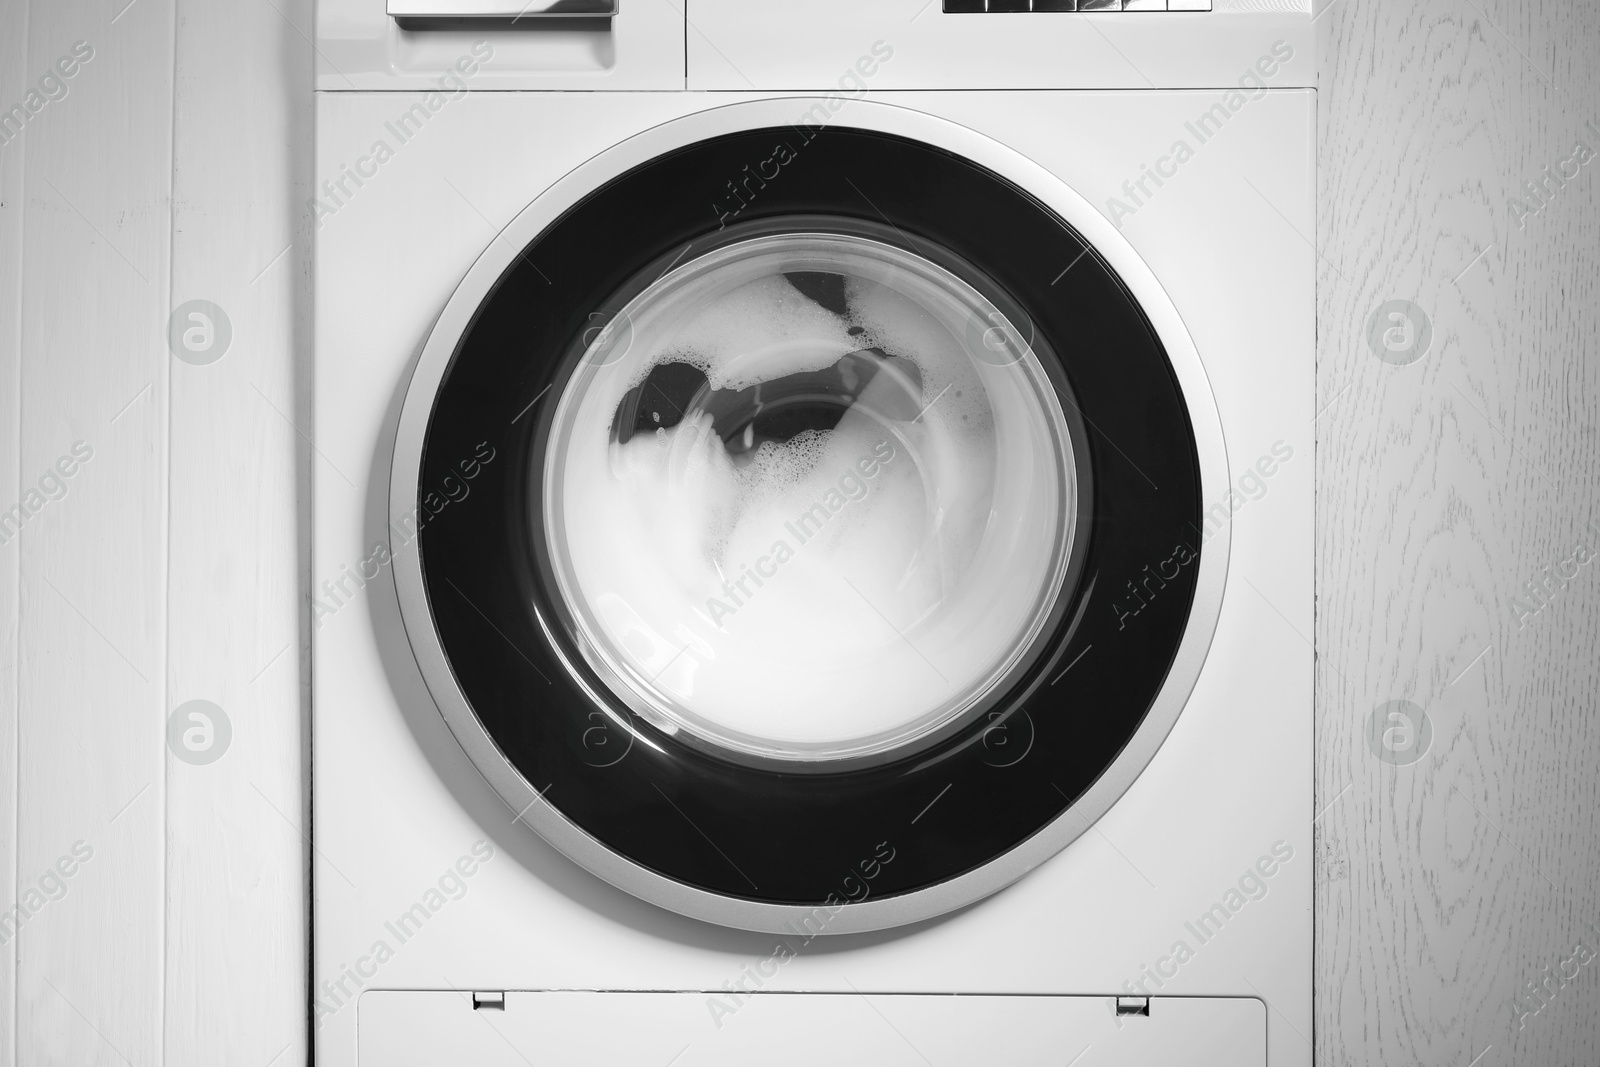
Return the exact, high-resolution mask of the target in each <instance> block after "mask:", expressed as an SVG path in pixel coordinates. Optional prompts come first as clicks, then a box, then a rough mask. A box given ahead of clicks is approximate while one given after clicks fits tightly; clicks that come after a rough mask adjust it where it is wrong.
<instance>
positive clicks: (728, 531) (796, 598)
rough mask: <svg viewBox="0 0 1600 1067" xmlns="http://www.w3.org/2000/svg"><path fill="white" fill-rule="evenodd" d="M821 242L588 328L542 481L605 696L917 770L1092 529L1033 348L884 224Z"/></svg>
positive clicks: (1032, 621)
mask: <svg viewBox="0 0 1600 1067" xmlns="http://www.w3.org/2000/svg"><path fill="white" fill-rule="evenodd" d="M819 221H820V220H816V219H791V220H780V221H777V222H775V223H770V222H769V223H767V224H763V225H760V226H757V227H756V228H755V233H754V234H753V235H751V236H747V237H741V236H730V239H728V240H727V243H725V244H722V245H721V246H720V247H717V248H715V249H713V250H711V251H709V252H706V253H704V254H702V255H700V256H699V257H697V258H695V259H693V260H692V261H690V262H688V263H685V264H682V265H680V266H678V267H676V268H674V269H672V270H671V271H669V272H668V273H666V274H665V275H662V276H660V277H659V278H653V279H651V280H649V282H648V284H644V286H643V288H642V290H641V291H639V292H638V293H637V295H634V296H632V298H631V299H629V300H628V301H627V303H626V304H625V305H624V306H623V307H622V308H621V309H620V310H619V311H618V312H617V313H616V315H615V316H614V317H612V318H610V319H609V320H608V322H607V325H606V326H605V327H604V328H602V329H599V330H596V331H594V332H593V334H592V340H591V341H590V343H589V345H588V347H587V348H586V350H585V352H584V355H583V358H582V359H581V361H580V363H579V367H578V370H577V372H576V373H575V374H574V375H573V376H572V378H571V379H570V381H569V383H568V384H567V387H566V389H565V390H564V392H563V394H562V396H561V399H560V403H559V406H558V407H557V409H556V414H555V417H554V423H553V426H552V429H551V431H550V433H551V436H550V441H551V446H550V448H549V449H548V451H547V453H546V460H545V464H544V468H543V470H542V471H541V472H539V473H540V475H541V480H542V492H543V497H544V502H545V508H544V516H545V530H544V535H545V538H546V541H547V544H548V550H549V553H550V557H551V560H552V569H553V571H554V574H555V577H556V579H557V582H558V584H559V588H560V594H561V597H560V602H561V607H562V609H563V610H562V614H563V616H564V617H565V618H566V619H567V620H570V624H571V625H572V626H573V627H574V629H575V631H576V634H577V636H578V637H579V641H580V644H581V647H582V648H583V650H584V653H585V656H586V658H587V660H588V662H589V664H590V666H591V667H592V668H593V669H594V670H595V671H596V672H597V673H598V674H599V675H600V677H601V678H603V679H604V680H605V681H606V683H607V684H608V685H609V687H610V689H611V691H612V692H613V693H614V694H615V695H616V696H617V697H618V698H620V699H621V700H622V701H623V702H624V703H625V704H626V705H627V706H628V707H629V708H631V709H632V710H633V711H634V712H635V713H637V714H638V715H640V716H642V717H643V718H645V719H647V720H648V721H650V722H652V723H654V724H655V725H656V726H657V727H659V728H660V729H662V730H664V731H666V732H668V733H672V734H677V735H679V736H681V737H683V738H684V739H685V740H686V741H691V742H693V743H696V744H699V745H701V746H703V747H705V748H706V749H708V750H710V751H713V752H717V753H721V754H723V755H725V756H727V757H729V758H734V759H741V760H755V761H760V760H775V761H787V763H788V764H789V765H791V766H792V767H795V768H796V769H805V768H806V767H807V766H811V767H818V766H824V765H826V766H828V767H829V768H830V769H838V767H839V766H840V764H839V762H838V761H841V760H856V761H871V760H875V759H883V758H889V757H894V756H900V755H904V754H905V753H907V752H908V751H912V750H914V749H915V748H916V747H917V746H919V745H921V744H925V743H927V742H928V741H930V740H932V739H935V738H938V737H940V736H942V735H943V734H944V733H946V732H947V731H949V730H950V729H951V728H952V727H958V726H959V724H960V723H962V722H963V721H965V720H966V718H967V717H968V716H970V715H972V714H974V713H975V712H978V711H979V710H980V709H982V708H983V707H984V706H985V705H986V702H987V701H988V700H989V698H990V697H991V696H992V695H993V694H995V693H996V691H997V690H1003V688H1004V683H1005V682H1006V680H1007V679H1008V678H1009V677H1010V676H1011V675H1012V674H1013V673H1014V672H1015V671H1016V669H1017V667H1018V665H1019V664H1020V663H1023V662H1025V660H1026V658H1027V654H1028V652H1029V651H1030V650H1031V649H1033V648H1034V646H1035V643H1036V641H1037V638H1038V636H1039V634H1040V632H1041V630H1042V629H1043V627H1044V625H1045V622H1046V620H1047V619H1048V617H1049V614H1050V609H1051V608H1052V606H1053V605H1054V603H1055V600H1056V597H1057V596H1058V594H1059V591H1060V589H1061V585H1062V580H1063V576H1064V575H1065V573H1066V569H1067V564H1068V559H1069V556H1070V550H1071V545H1072V535H1073V526H1074V517H1075V514H1076V478H1075V475H1074V471H1073V459H1072V445H1071V439H1070V434H1069V431H1068V427H1067V423H1066V419H1065V416H1064V414H1063V411H1062V407H1061V403H1060V400H1059V398H1058V397H1057V395H1056V392H1055V389H1054V388H1053V387H1052V385H1051V383H1050V381H1049V379H1048V377H1047V376H1046V374H1045V373H1044V370H1043V366H1042V365H1041V362H1040V357H1039V355H1038V354H1037V353H1035V351H1034V350H1033V344H1032V343H1030V342H1029V340H1028V339H1027V338H1026V336H1025V334H1024V331H1023V330H1020V329H1019V328H1018V325H1017V324H1016V323H1014V322H1013V321H1011V318H1010V317H1008V316H1007V315H1006V314H1005V312H1004V311H1002V310H1001V309H1000V308H998V307H997V306H996V305H995V303H994V302H992V301H991V300H990V299H988V298H987V297H985V296H984V295H983V294H982V293H980V292H979V291H978V290H977V289H975V288H974V287H973V286H972V285H971V284H969V283H968V282H966V281H964V280H963V279H962V278H961V277H958V276H957V275H956V274H955V273H953V272H952V271H950V270H948V269H946V268H945V267H943V266H941V265H939V264H938V263H936V262H934V261H933V260H932V259H930V258H927V257H926V256H924V255H921V254H918V253H917V252H915V251H911V250H908V249H905V248H901V247H898V246H896V245H894V244H891V243H888V241H886V240H884V239H881V235H879V234H878V233H877V232H876V229H875V228H874V227H870V226H863V225H861V224H859V223H857V224H846V223H844V222H843V220H835V221H834V223H833V227H834V229H835V230H838V231H845V232H825V231H822V232H819V231H818V230H817V229H814V228H813V227H816V226H817V225H818V222H819ZM849 231H855V232H849ZM737 232H738V231H735V233H736V234H737ZM921 243H922V244H923V246H924V249H925V250H927V245H928V242H927V241H926V240H924V241H923V242H921ZM941 251H942V250H941ZM940 258H941V259H944V260H945V261H947V262H948V261H950V260H951V259H952V258H953V257H952V256H951V255H950V254H949V253H948V252H943V254H941V255H940ZM968 273H969V274H970V273H973V272H972V271H971V270H970V268H969V270H968ZM635 284H636V285H637V284H638V283H635ZM1013 314H1016V313H1015V312H1013ZM1046 358H1051V357H1050V356H1048V354H1047V355H1046Z"/></svg>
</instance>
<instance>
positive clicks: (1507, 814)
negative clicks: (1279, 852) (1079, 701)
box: [1316, 0, 1600, 1067]
mask: <svg viewBox="0 0 1600 1067" xmlns="http://www.w3.org/2000/svg"><path fill="white" fill-rule="evenodd" d="M1319 7H1320V5H1319ZM1317 25H1318V29H1319V31H1320V46H1321V91H1320V94H1319V98H1318V107H1319V111H1320V128H1319V163H1320V168H1321V169H1320V185H1321V195H1320V197H1319V200H1320V219H1319V225H1318V229H1319V231H1320V239H1321V243H1322V247H1323V251H1324V254H1325V255H1326V257H1327V260H1328V262H1327V263H1326V264H1324V268H1323V273H1322V278H1321V293H1322V296H1321V301H1320V306H1321V310H1320V323H1319V331H1318V332H1319V343H1318V348H1319V357H1318V358H1319V365H1318V388H1319V391H1320V395H1321V404H1322V405H1327V410H1326V412H1325V414H1323V416H1322V417H1321V419H1320V420H1319V423H1318V430H1319V433H1318V441H1317V449H1318V458H1317V477H1318V486H1319V491H1318V498H1317V507H1318V513H1319V519H1318V541H1319V543H1318V553H1317V556H1318V565H1317V587H1318V617H1317V635H1316V640H1317V648H1318V654H1319V669H1318V704H1319V707H1318V736H1317V747H1318V758H1317V792H1318V796H1319V800H1318V804H1319V807H1323V806H1326V807H1327V812H1326V814H1325V815H1324V816H1323V817H1322V818H1321V819H1320V820H1319V821H1318V823H1317V828H1318V830H1319V833H1320V837H1319V841H1318V849H1319V855H1318V867H1317V871H1318V893H1319V899H1318V902H1317V934H1316V951H1317V964H1316V1024H1317V1045H1318V1048H1319V1050H1320V1052H1321V1059H1320V1062H1321V1063H1322V1064H1323V1065H1345V1064H1349V1065H1352V1067H1366V1065H1370V1064H1411V1063H1422V1064H1453V1065H1459V1067H1466V1065H1467V1064H1468V1063H1469V1062H1471V1061H1473V1059H1474V1058H1475V1057H1478V1056H1480V1055H1482V1059H1481V1060H1479V1061H1478V1063H1479V1067H1497V1065H1504V1064H1594V1063H1597V1062H1600V974H1596V973H1594V972H1595V971H1597V970H1600V966H1596V964H1594V963H1591V964H1590V965H1589V966H1587V967H1584V968H1583V969H1582V970H1581V971H1580V973H1579V976H1578V977H1577V978H1576V979H1575V980H1574V981H1573V982H1572V984H1570V985H1569V986H1568V987H1567V988H1566V989H1564V990H1559V991H1557V992H1554V993H1553V994H1551V995H1550V996H1549V1003H1548V1006H1547V1007H1545V1008H1544V1009H1543V1010H1542V1011H1541V1012H1540V1013H1539V1014H1537V1015H1533V1016H1532V1017H1530V1018H1526V1019H1524V1020H1522V1029H1520V1030H1519V1029H1518V1028H1517V1025H1518V1024H1517V1022H1516V1021H1515V1018H1514V1016H1513V1011H1512V998H1513V997H1514V996H1515V995H1517V993H1518V992H1519V990H1520V989H1521V988H1522V986H1523V983H1524V982H1528V981H1537V980H1538V979H1539V978H1541V977H1542V976H1543V973H1542V972H1543V969H1544V968H1545V967H1546V966H1549V967H1550V968H1551V969H1552V972H1553V971H1555V970H1556V969H1557V967H1558V964H1559V962H1560V961H1561V960H1562V959H1565V958H1568V957H1570V956H1571V955H1572V952H1573V949H1574V945H1575V942H1576V941H1578V940H1579V939H1582V940H1583V941H1584V942H1585V944H1586V945H1587V947H1588V948H1590V949H1593V950H1595V951H1600V929H1597V928H1596V927H1594V926H1593V925H1591V924H1593V923H1596V922H1600V899H1597V896H1600V807H1597V803H1596V799H1597V795H1600V781H1597V779H1600V718H1597V717H1596V714H1595V712H1596V692H1597V691H1600V565H1596V564H1590V565H1589V566H1587V567H1584V568H1582V569H1581V570H1580V571H1579V573H1578V575H1577V576H1576V577H1575V578H1574V579H1573V581H1572V582H1571V584H1570V586H1568V588H1567V589H1566V590H1565V591H1564V592H1562V593H1560V594H1559V595H1556V596H1554V597H1553V599H1551V601H1550V606H1549V607H1548V608H1546V609H1545V610H1543V611H1541V612H1540V613H1539V614H1538V615H1537V616H1535V617H1534V618H1533V619H1532V621H1530V622H1528V624H1527V626H1526V628H1524V629H1520V630H1519V628H1518V616H1519V613H1518V611H1517V610H1516V609H1515V607H1514V605H1513V604H1512V600H1513V598H1515V597H1519V596H1522V597H1526V595H1527V594H1526V593H1525V592H1524V591H1523V585H1524V583H1525V582H1527V581H1529V580H1534V579H1539V578H1540V577H1541V576H1542V574H1543V567H1544V565H1546V564H1555V563H1556V562H1557V561H1558V560H1561V559H1565V558H1567V557H1569V556H1571V555H1572V553H1573V551H1574V548H1575V546H1576V545H1577V543H1578V542H1579V541H1580V540H1585V539H1586V540H1587V542H1588V546H1589V547H1590V548H1591V549H1594V550H1597V551H1600V493H1597V491H1596V490H1597V488H1600V159H1597V160H1596V161H1595V162H1592V163H1589V164H1588V165H1587V166H1584V167H1582V168H1581V172H1580V175H1579V176H1578V177H1577V178H1576V179H1575V180H1574V181H1572V182H1570V183H1568V184H1567V186H1566V188H1565V189H1563V190H1558V191H1556V192H1555V193H1554V194H1553V196H1552V199H1551V202H1550V204H1549V206H1548V207H1546V208H1545V209H1543V210H1542V211H1541V213H1540V214H1539V215H1538V216H1534V217H1529V218H1527V219H1526V220H1525V222H1526V228H1525V229H1519V227H1518V225H1517V221H1516V217H1515V216H1516V213H1514V212H1513V211H1511V210H1510V208H1509V201H1510V198H1511V197H1513V196H1516V195H1517V194H1518V193H1519V192H1521V191H1522V190H1519V189H1518V187H1519V186H1520V185H1521V184H1522V183H1523V182H1524V181H1526V180H1532V179H1536V178H1538V177H1539V176H1540V172H1541V169H1542V168H1543V167H1544V166H1546V165H1550V166H1551V167H1552V168H1553V167H1555V166H1557V164H1558V161H1559V160H1561V159H1565V158H1567V157H1568V156H1569V155H1570V154H1571V151H1572V148H1573V145H1574V142H1575V141H1577V140H1580V139H1581V140H1583V141H1585V142H1586V143H1587V144H1588V145H1589V146H1590V147H1591V148H1593V149H1596V150H1600V129H1596V128H1595V127H1594V126H1591V125H1588V124H1589V123H1591V122H1594V123H1600V6H1597V5H1596V4H1595V3H1593V0H1407V2H1404V3H1386V2H1384V0H1341V2H1338V3H1336V4H1334V5H1333V6H1331V7H1329V8H1327V9H1326V11H1325V13H1324V14H1322V15H1321V16H1320V17H1319V21H1318V24H1317ZM1524 195H1525V194H1524ZM1480 256H1481V258H1480ZM1389 299H1405V300H1411V301H1414V302H1415V303H1417V304H1418V305H1420V306H1421V307H1422V308H1423V309H1424V311H1425V312H1426V313H1427V314H1428V316H1429V317H1430V318H1431V319H1432V323H1433V344H1432V347H1431V350H1430V351H1429V352H1428V354H1427V355H1426V356H1425V357H1424V358H1422V359H1421V360H1420V361H1418V362H1416V363H1413V364H1411V365H1410V366H1405V367H1396V366H1391V365H1388V364H1386V363H1383V362H1381V361H1380V360H1378V359H1377V358H1375V357H1374V356H1373V354H1372V351H1371V349H1370V348H1369V347H1368V345H1367V342H1366V339H1365V324H1366V320H1367V318H1368V316H1369V315H1370V313H1371V312H1372V311H1373V309H1374V308H1376V307H1377V306H1378V305H1379V304H1380V303H1382V302H1384V301H1385V300H1389ZM1591 522H1594V523H1596V525H1594V526H1590V527H1589V528H1588V531H1587V532H1585V527H1586V525H1588V524H1589V523H1591ZM1552 584H1554V583H1553V580H1552ZM1390 699H1407V700H1411V701H1413V702H1415V703H1416V704H1418V705H1420V706H1422V707H1423V708H1424V709H1425V710H1426V713H1427V715H1428V717H1429V719H1430V720H1431V722H1432V725H1433V731H1434V732H1433V741H1432V745H1431V748H1430V749H1429V751H1428V752H1427V754H1426V755H1425V756H1424V757H1423V758H1422V759H1421V760H1420V761H1419V762H1417V763H1414V764H1412V765H1410V766H1407V767H1396V766H1393V765H1390V764H1387V763H1384V762H1382V761H1380V760H1378V759H1377V758H1375V756H1374V755H1373V752H1372V750H1371V748H1370V747H1369V746H1368V743H1367V740H1366V736H1365V724H1366V719H1367V717H1368V715H1369V714H1370V713H1371V711H1372V709H1373V708H1374V707H1375V706H1376V705H1377V704H1379V703H1381V702H1383V701H1386V700H1390ZM1574 966H1575V965H1574ZM1571 969H1572V968H1570V967H1569V968H1568V970H1569V971H1570V970H1571ZM1528 1000H1529V1003H1530V1006H1531V1005H1537V1004H1538V1003H1539V1002H1538V1001H1534V1000H1532V997H1531V996H1530V997H1529V998H1528ZM1491 1046H1492V1048H1491ZM1486 1048H1487V1049H1489V1051H1488V1052H1487V1054H1484V1050H1485V1049H1486Z"/></svg>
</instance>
